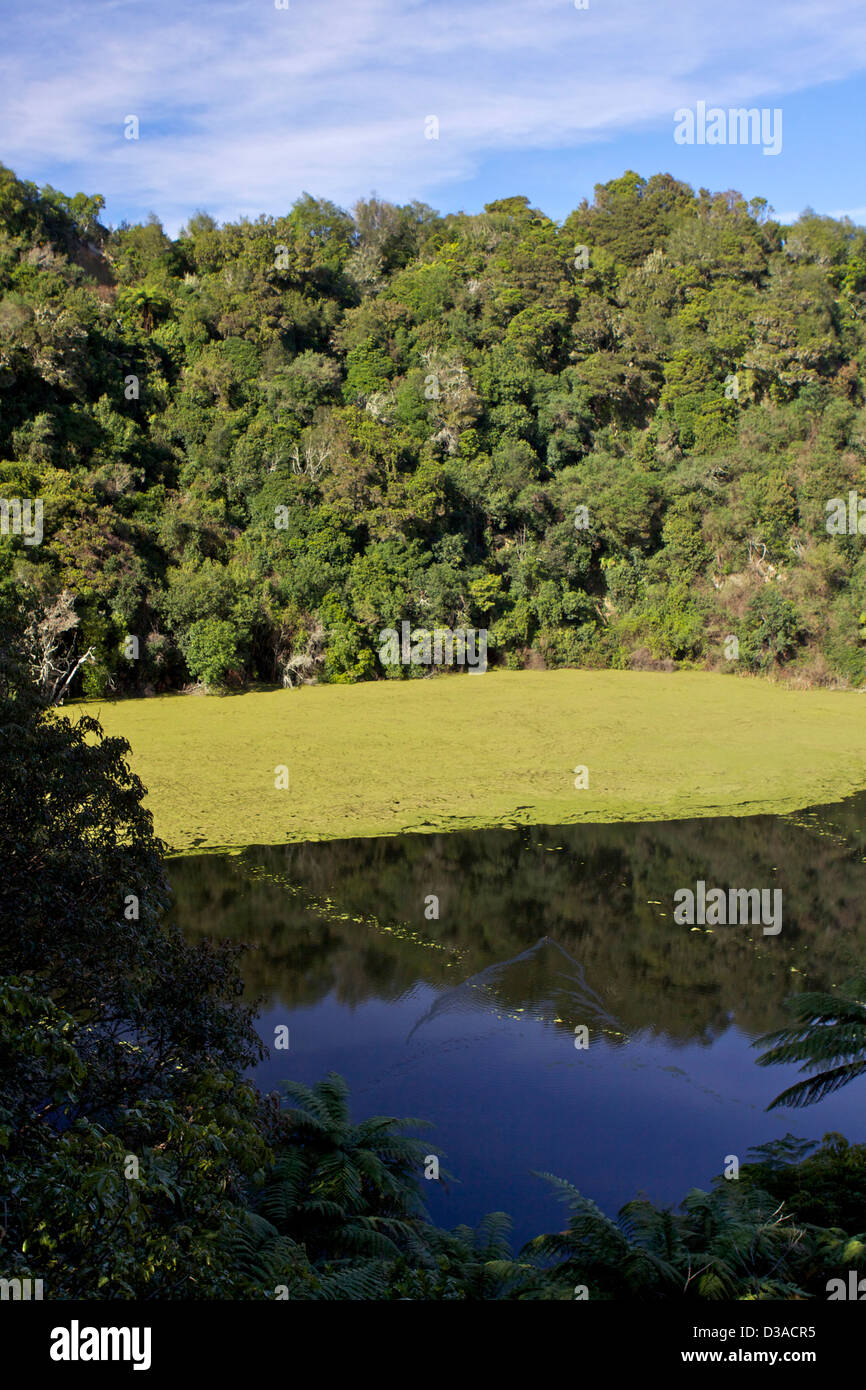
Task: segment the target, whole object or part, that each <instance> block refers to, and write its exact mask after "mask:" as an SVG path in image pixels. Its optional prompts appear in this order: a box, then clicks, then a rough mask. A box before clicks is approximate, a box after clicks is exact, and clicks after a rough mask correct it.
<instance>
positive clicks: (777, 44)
mask: <svg viewBox="0 0 866 1390" xmlns="http://www.w3.org/2000/svg"><path fill="white" fill-rule="evenodd" d="M16 6H17V8H16ZM0 55H2V56H0V141H2V157H3V159H4V160H5V161H6V162H7V163H9V164H11V165H12V166H13V167H14V168H16V169H17V170H18V171H19V172H20V173H22V174H24V175H26V176H29V177H33V178H37V179H38V178H39V177H40V171H42V170H45V169H48V168H51V169H60V170H61V171H63V173H64V176H65V177H64V187H67V188H70V189H72V188H73V185H74V186H75V188H79V187H82V188H86V189H87V190H88V191H98V192H101V193H103V194H105V195H106V197H107V198H108V200H109V209H110V208H111V206H112V204H113V203H120V204H122V205H123V206H132V207H136V208H139V209H142V210H146V209H147V208H149V207H153V208H154V209H156V210H157V211H158V212H159V213H160V215H161V216H163V217H164V218H165V220H166V222H167V224H168V225H169V226H170V227H172V229H174V228H175V227H176V226H177V224H178V223H179V222H180V221H183V220H184V219H185V218H186V217H187V216H188V215H189V214H190V212H192V211H193V210H194V209H195V208H197V207H206V208H208V209H209V210H210V211H212V212H213V213H215V214H216V215H217V216H220V217H229V216H237V215H239V214H251V215H255V214H258V213H259V212H261V211H264V210H267V211H269V212H271V211H279V210H280V209H284V208H286V207H287V206H288V205H289V204H290V203H291V202H292V201H293V200H294V198H295V197H297V195H298V193H299V192H300V191H301V190H303V189H309V190H310V191H311V192H314V193H317V194H319V195H322V196H327V197H331V198H334V199H335V200H336V201H338V202H342V203H351V202H353V201H354V199H355V198H356V197H358V196H360V195H362V194H364V193H366V192H368V191H369V190H370V189H371V188H373V187H375V188H378V189H380V191H382V192H383V193H386V194H387V195H388V196H391V197H397V198H410V197H419V196H421V197H423V196H429V195H430V194H431V193H432V192H433V191H435V190H439V189H442V188H445V187H447V186H448V185H449V184H454V183H456V182H458V181H460V180H463V179H466V178H468V177H470V176H471V175H472V173H473V171H474V170H475V169H476V168H477V166H478V164H479V163H480V161H482V160H483V159H484V158H486V157H487V156H489V155H491V154H497V153H502V152H503V151H509V150H534V149H536V150H537V149H544V148H548V149H549V148H562V147H565V146H580V145H584V144H586V142H591V141H599V140H606V139H610V138H613V137H615V136H616V135H617V134H618V133H622V132H623V131H626V130H631V131H635V132H640V131H642V130H648V129H651V128H652V127H653V126H654V125H656V126H658V125H660V124H661V123H665V122H666V123H670V122H671V117H672V113H673V111H674V110H675V109H676V108H677V107H678V106H681V105H691V104H693V103H694V102H695V100H697V99H699V98H704V99H707V100H709V101H711V102H714V103H718V104H728V103H737V104H742V103H748V104H754V103H756V102H758V103H760V102H769V101H770V100H771V99H773V100H775V102H776V104H778V98H779V97H780V95H781V94H784V93H788V92H792V91H796V90H799V89H803V88H805V87H808V86H813V85H815V84H816V83H821V82H829V81H832V80H838V79H842V78H846V77H849V76H851V75H852V74H853V73H856V72H857V71H859V70H861V69H862V68H863V67H864V65H866V11H864V9H863V6H862V5H861V4H860V0H822V3H821V5H820V6H818V5H816V4H813V3H808V4H807V3H796V0H795V3H793V4H792V3H791V0H762V3H761V4H760V5H755V4H754V0H731V3H728V4H727V5H725V6H720V5H719V4H718V3H717V0H689V3H688V4H687V5H685V4H683V5H677V6H675V7H670V6H661V5H656V4H648V3H646V0H590V9H588V10H576V9H575V8H574V6H573V4H571V3H570V0H446V2H445V3H442V2H440V0H362V3H358V0H290V8H289V9H288V10H278V9H276V8H275V6H274V4H273V0H192V3H189V0H187V3H186V4H184V5H183V6H182V7H179V6H178V5H177V3H176V0H149V3H148V4H147V5H141V4H140V3H138V0H68V2H67V3H66V4H64V5H63V6H60V7H56V8H54V7H51V8H49V7H46V6H43V7H39V8H34V7H33V6H32V4H31V3H29V0H27V3H24V0H13V4H12V10H11V13H10V10H9V8H8V7H7V10H6V13H5V17H4V19H3V21H2V34H0ZM131 114H134V115H137V116H138V118H139V120H140V123H141V138H140V140H138V141H130V140H125V139H124V137H123V121H124V117H126V116H127V115H131ZM428 115H435V116H437V117H438V119H439V122H440V138H439V139H438V140H435V141H434V140H426V139H425V138H424V119H425V117H426V116H428Z"/></svg>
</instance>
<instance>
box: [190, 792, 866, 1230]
mask: <svg viewBox="0 0 866 1390" xmlns="http://www.w3.org/2000/svg"><path fill="white" fill-rule="evenodd" d="M171 878H172V883H173V887H174V890H175V895H176V907H175V911H176V916H177V919H178V921H179V922H180V923H181V924H182V926H183V928H184V930H185V931H186V932H188V933H189V934H190V935H191V936H195V935H199V934H207V935H210V936H213V937H216V938H222V939H226V940H232V941H236V942H245V943H248V944H249V945H250V947H251V948H252V949H251V950H250V951H249V952H248V953H247V954H246V956H245V957H244V973H245V979H246V983H247V990H248V993H249V994H250V995H251V996H257V997H260V998H261V999H262V1000H263V1013H262V1017H261V1019H260V1027H261V1032H262V1036H263V1038H264V1040H265V1042H266V1043H267V1044H269V1045H270V1044H272V1043H273V1039H274V1028H275V1027H277V1026H278V1025H279V1024H288V1025H289V1028H290V1036H291V1050H290V1051H289V1052H288V1053H280V1052H276V1051H274V1050H272V1052H271V1056H270V1058H269V1060H268V1061H266V1062H264V1063H263V1064H262V1066H261V1068H260V1070H259V1073H258V1076H259V1080H260V1083H261V1084H262V1085H263V1086H265V1087H267V1088H270V1087H272V1086H276V1085H278V1084H279V1082H280V1081H281V1080H282V1079H284V1078H285V1077H286V1076H287V1075H292V1076H294V1077H296V1078H297V1079H299V1080H303V1081H307V1082H312V1081H314V1080H316V1079H317V1078H318V1077H319V1076H321V1075H322V1074H323V1073H324V1072H325V1071H327V1070H329V1069H330V1068H334V1069H335V1070H338V1071H341V1072H342V1073H343V1074H344V1075H346V1077H347V1078H348V1080H349V1081H350V1084H351V1085H352V1088H353V1096H354V1103H355V1110H356V1112H357V1114H358V1115H359V1116H360V1115H361V1114H369V1113H374V1112H377V1113H393V1114H415V1115H421V1116H424V1117H426V1118H429V1119H431V1120H433V1121H434V1122H435V1124H436V1130H435V1131H434V1132H433V1133H434V1135H435V1139H434V1140H432V1141H431V1145H432V1147H431V1152H445V1153H446V1166H447V1167H448V1168H449V1169H450V1170H451V1171H452V1172H453V1173H455V1175H456V1176H457V1178H458V1179H459V1183H458V1185H456V1186H455V1187H453V1188H452V1189H451V1190H450V1191H449V1192H447V1193H445V1192H441V1191H439V1190H436V1191H433V1192H432V1195H431V1207H432V1209H433V1212H434V1215H435V1216H436V1217H437V1219H440V1220H442V1221H444V1222H447V1223H449V1224H450V1223H452V1222H454V1221H457V1220H476V1219H477V1218H478V1216H480V1215H481V1214H483V1212H484V1211H486V1210H489V1209H491V1208H494V1207H504V1208H506V1209H510V1210H511V1211H512V1213H513V1214H514V1216H515V1218H516V1224H517V1231H518V1235H519V1236H521V1237H523V1236H528V1235H531V1234H534V1233H535V1232H536V1231H537V1230H539V1229H541V1227H542V1226H545V1225H547V1226H549V1225H550V1223H551V1222H553V1223H554V1224H556V1223H557V1221H558V1208H557V1207H556V1206H555V1204H554V1205H551V1198H550V1196H549V1195H548V1194H547V1193H546V1191H545V1190H543V1189H542V1185H541V1184H539V1183H537V1181H536V1180H534V1179H532V1178H531V1177H530V1176H529V1169H530V1168H536V1169H546V1170H549V1171H554V1172H558V1173H561V1174H562V1175H563V1176H565V1177H568V1178H570V1179H571V1180H572V1181H574V1182H576V1183H577V1184H578V1186H580V1187H581V1188H582V1190H584V1191H585V1192H587V1193H588V1194H589V1195H591V1196H592V1197H594V1198H595V1200H596V1201H598V1202H599V1203H600V1205H602V1206H603V1207H605V1208H606V1209H608V1210H615V1209H616V1208H617V1207H618V1206H619V1205H620V1204H621V1203H622V1202H623V1201H625V1200H627V1199H628V1198H629V1197H632V1196H634V1195H636V1193H637V1192H638V1190H640V1189H643V1190H645V1191H647V1192H648V1193H649V1195H650V1196H651V1197H653V1198H654V1199H656V1200H679V1199H680V1198H681V1197H682V1196H683V1195H684V1194H685V1192H686V1190H687V1189H688V1188H689V1187H691V1186H693V1185H701V1184H706V1183H708V1182H709V1180H710V1178H711V1177H712V1175H713V1174H714V1173H717V1172H719V1171H721V1168H722V1166H723V1163H724V1159H725V1155H726V1154H730V1153H736V1154H738V1155H739V1156H740V1157H741V1158H743V1157H744V1156H745V1152H746V1149H747V1148H748V1147H750V1146H751V1145H753V1144H757V1143H761V1142H764V1141H765V1140H767V1139H768V1138H770V1137H773V1136H774V1135H781V1134H784V1133H785V1132H786V1130H788V1129H791V1128H793V1129H794V1130H795V1132H796V1133H798V1134H804V1135H808V1136H810V1137H812V1136H820V1134H822V1133H824V1132H825V1131H826V1130H828V1129H840V1130H842V1131H843V1132H844V1133H846V1134H847V1135H848V1136H849V1137H850V1138H851V1139H862V1138H863V1137H864V1135H863V1134H862V1129H863V1126H862V1124H861V1120H860V1113H861V1110H862V1098H861V1096H860V1094H859V1089H858V1087H857V1086H852V1087H849V1088H848V1089H847V1090H846V1091H843V1092H840V1093H839V1094H838V1095H837V1096H835V1097H831V1098H828V1100H826V1101H825V1102H822V1104H821V1105H820V1106H818V1107H816V1108H815V1109H814V1110H810V1111H807V1112H806V1113H805V1114H799V1115H795V1116H793V1117H792V1116H791V1115H790V1114H785V1113H782V1114H779V1113H774V1114H773V1115H767V1114H766V1113H765V1107H766V1105H767V1104H768V1103H769V1101H770V1100H771V1099H772V1098H773V1096H774V1095H776V1094H777V1093H778V1092H779V1091H780V1090H781V1089H782V1088H783V1087H784V1085H786V1084H788V1082H789V1080H790V1079H793V1077H794V1075H795V1073H793V1072H790V1073H789V1072H788V1070H787V1069H782V1068H778V1069H776V1068H773V1069H769V1070H764V1069H760V1068H757V1067H756V1066H755V1053H754V1051H753V1050H752V1048H751V1047H750V1041H751V1039H752V1038H753V1037H754V1036H755V1035H757V1034H758V1033H761V1032H764V1031H766V1030H768V1029H771V1028H775V1027H778V1026H779V1025H780V1024H781V1023H782V1022H783V1021H784V1019H785V1012H784V1009H783V1001H784V999H785V997H786V996H788V995H790V994H792V993H794V992H797V991H800V990H802V989H824V988H829V987H831V986H832V985H833V984H834V983H838V982H839V981H840V980H842V979H844V978H846V977H847V976H849V975H851V974H853V973H854V972H855V971H856V970H858V969H859V968H861V967H862V965H863V962H864V959H866V950H864V946H866V924H864V920H863V913H862V907H861V904H862V902H863V890H864V886H866V794H864V795H861V796H859V797H855V798H852V799H851V800H849V801H847V802H845V803H844V804H843V805H841V806H838V807H830V808H822V809H819V810H815V811H811V812H808V813H803V814H801V815H797V816H793V817H769V816H761V817H755V818H750V819H745V820H732V819H719V820H697V821H686V822H674V823H670V824H659V823H653V824H641V825H620V826H570V827H566V828H563V827H549V828H541V827H534V828H521V829H515V830H494V831H473V832H464V833H456V834H452V835H434V836H406V837H398V838H394V839H383V840H360V841H341V842H331V843H316V844H307V845H289V846H286V847H277V848H274V847H266V848H262V847H256V848H251V849H248V850H246V851H245V852H244V853H242V854H240V855H235V856H203V857H197V858H186V859H180V860H175V861H173V862H172V864H171ZM698 880H704V881H705V882H707V883H712V884H716V885H724V886H746V885H748V886H764V887H767V888H773V889H781V891H782V894H783V900H784V922H783V927H782V931H781V932H780V934H779V935H778V936H776V937H771V936H764V935H763V933H762V931H761V928H760V927H755V928H749V927H742V926H741V927H727V928H717V929H715V930H709V929H695V930H689V928H688V927H681V926H677V925H676V924H675V923H674V919H673V897H674V893H675V892H676V890H677V889H680V888H683V887H688V886H693V885H694V884H695V883H696V882H697V881H698ZM437 913H438V915H437ZM581 1026H582V1027H585V1028H586V1030H587V1033H588V1036H589V1039H590V1045H589V1047H588V1048H586V1049H584V1050H579V1049H578V1048H577V1047H576V1046H575V1040H576V1039H575V1030H576V1029H578V1028H580V1027H581ZM429 1186H430V1188H431V1189H433V1188H435V1184H430V1185H429Z"/></svg>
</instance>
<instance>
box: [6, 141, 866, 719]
mask: <svg viewBox="0 0 866 1390" xmlns="http://www.w3.org/2000/svg"><path fill="white" fill-rule="evenodd" d="M102 208H103V200H102V199H101V198H100V197H89V196H86V195H84V194H81V193H79V194H77V195H75V196H74V197H68V196H66V195H63V194H61V193H60V192H58V191H57V190H55V189H53V188H51V187H49V186H46V187H43V188H41V189H39V188H37V187H36V186H35V185H34V184H32V183H28V182H23V181H21V180H19V179H17V178H16V177H15V176H14V175H13V173H12V172H11V171H9V170H8V169H5V168H4V167H2V166H0V498H5V499H7V502H8V503H10V505H11V502H10V499H41V501H42V505H43V520H42V523H41V525H42V526H43V527H44V537H43V538H42V540H41V543H40V544H35V543H33V541H34V540H35V539H36V538H35V536H33V535H31V536H30V537H29V538H28V536H27V535H26V534H24V535H22V534H17V535H16V534H14V531H13V530H11V528H9V527H7V529H9V530H10V534H9V535H6V536H4V537H2V538H0V575H2V577H5V578H6V579H7V580H11V581H12V582H14V584H15V586H16V587H17V589H18V591H19V592H20V593H21V594H22V595H24V596H25V597H26V598H27V599H28V602H29V610H30V619H29V639H28V640H29V643H30V661H31V666H32V667H34V668H35V669H36V671H37V674H38V676H39V679H40V682H41V684H42V687H43V690H44V691H45V692H46V693H48V694H50V695H52V696H53V697H55V698H60V697H61V696H62V695H63V694H66V693H76V694H77V693H83V694H85V695H104V694H108V693H110V692H117V693H123V692H129V693H142V692H147V691H152V690H153V691H160V690H168V689H175V688H181V687H183V686H184V685H185V684H186V683H187V682H189V681H190V680H193V681H202V682H205V683H206V684H209V685H234V686H238V685H241V684H243V683H245V682H252V681H260V682H272V683H282V684H285V685H291V684H296V683H298V682H299V681H302V680H316V679H318V680H325V681H343V682H345V681H355V680H358V679H364V678H367V677H376V676H379V677H383V676H391V677H397V678H400V677H404V676H411V675H417V674H419V672H418V668H412V667H409V668H404V667H399V666H398V667H390V668H386V667H383V666H382V665H381V664H380V663H379V661H378V659H377V649H378V643H379V637H378V634H379V633H380V631H381V630H382V629H385V628H388V627H391V626H396V625H397V624H399V622H400V621H403V620H406V621H409V622H410V623H412V624H415V625H418V626H421V627H423V628H426V629H428V630H429V629H434V628H436V627H445V628H452V629H456V628H460V627H470V626H471V627H475V628H483V629H486V630H487V631H488V632H489V652H490V656H489V660H490V662H491V664H493V665H500V666H506V667H509V668H519V667H522V666H527V665H531V666H540V665H544V666H547V667H557V666H574V665H581V666H629V665H632V666H644V667H654V666H657V665H662V664H663V665H665V666H667V667H670V666H671V665H672V664H680V663H683V664H697V665H705V666H708V667H711V668H715V669H724V670H745V671H753V672H765V673H778V672H780V671H782V672H785V673H787V674H788V675H789V676H790V677H792V678H794V679H796V680H798V681H800V682H803V683H830V682H839V683H846V682H847V683H852V684H855V685H858V684H861V683H862V682H863V681H864V679H866V613H864V610H866V552H864V545H863V537H862V534H860V531H858V528H857V524H856V507H857V500H856V497H855V499H854V514H855V524H854V526H853V528H851V527H850V526H849V527H848V528H843V531H842V533H841V534H831V533H829V532H828V529H827V515H828V513H827V504H828V502H830V500H831V499H835V498H841V499H845V500H847V499H848V497H849V494H850V493H852V492H853V493H855V494H857V489H858V488H859V490H860V491H859V494H857V496H859V495H862V496H864V497H866V406H864V393H863V384H862V377H863V367H864V365H866V231H864V230H863V229H861V228H858V227H855V226H854V225H853V224H852V223H850V222H848V221H836V220H833V219H831V218H827V217H820V216H817V215H813V214H812V213H806V214H804V215H803V216H802V217H801V218H800V219H799V221H798V222H797V223H796V224H795V225H793V226H781V225H780V224H779V223H778V222H777V221H774V220H773V218H772V216H771V215H770V210H769V209H768V208H767V206H766V204H765V203H764V202H763V201H762V200H761V199H753V200H752V201H751V202H746V201H745V200H744V199H743V198H742V197H741V196H740V195H739V194H737V193H733V192H726V193H716V194H712V193H710V192H708V191H707V190H705V189H701V190H700V191H699V192H698V193H695V192H694V191H693V190H692V189H691V188H690V187H688V186H687V185H685V184H683V183H681V182H678V181H677V180H675V179H674V178H672V177H671V176H669V175H665V174H661V175H655V176H653V177H652V178H649V179H643V178H641V177H639V176H638V175H637V174H635V173H632V172H628V173H626V174H625V175H623V177H622V178H619V179H615V180H612V181H611V182H610V183H608V184H605V185H603V186H602V185H599V186H598V187H597V188H596V190H595V197H594V201H593V202H592V203H591V204H589V203H588V202H586V201H584V202H582V203H581V204H580V206H579V207H578V208H577V209H576V210H575V211H574V212H572V213H571V214H570V215H569V216H568V217H567V218H566V219H565V220H564V222H562V223H561V224H557V223H556V222H554V221H552V220H551V219H550V218H548V217H546V216H545V215H544V214H543V213H542V212H540V211H538V210H537V209H535V208H533V207H531V206H530V204H529V202H528V200H527V199H526V198H525V197H514V198H505V199H502V200H500V201H497V202H494V203H490V204H488V205H487V207H486V208H485V210H484V212H483V213H480V214H478V215H468V214H462V213H461V214H456V215H448V216H439V215H438V214H437V213H436V212H434V211H433V210H432V209H431V208H429V207H427V206H426V205H424V204H420V203H411V204H409V205H408V206H405V207H395V206H393V205H391V204H389V203H387V202H384V201H382V200H380V199H378V198H377V197H375V196H374V197H371V198H370V199H368V200H366V201H362V202H360V203H359V204H358V205H357V206H356V207H355V209H354V212H353V214H352V215H350V214H349V213H347V212H345V211H343V210H341V209H340V208H338V207H335V206H334V205H333V204H331V203H329V202H325V201H322V200H318V199H316V198H313V197H311V196H309V195H304V196H303V197H302V198H301V199H299V200H298V201H297V202H296V203H295V205H294V207H293V208H292V210H291V211H290V212H289V213H288V214H287V215H284V216H278V217H264V216H262V217H259V218H258V219H257V220H255V221H241V222H238V223H231V224H226V225H223V226H218V225H217V223H216V222H215V221H214V220H213V218H211V217H210V216H208V215H207V214H205V213H199V214H197V215H195V216H194V217H192V218H191V219H190V221H189V223H188V225H187V226H186V228H184V229H183V230H182V232H181V234H180V235H179V236H178V237H177V238H176V239H175V240H172V239H170V238H169V237H168V236H167V235H166V234H165V232H164V231H163V228H162V226H161V224H160V223H159V221H158V220H157V218H156V217H155V216H152V217H151V219H150V220H149V221H148V222H146V223H145V224H142V225H135V226H129V225H126V224H122V225H121V226H120V227H118V228H116V229H108V228H106V227H104V226H103V225H101V223H100V220H99V219H100V215H101V213H102ZM16 505H17V503H16ZM10 515H11V516H12V517H13V520H14V512H11V513H10ZM860 525H861V529H862V528H863V527H866V517H862V518H861V522H860ZM838 529H839V528H837V530H838ZM852 529H853V533H851V532H852ZM731 637H735V638H736V639H737V643H731V641H730V638H731ZM73 673H74V675H73Z"/></svg>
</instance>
